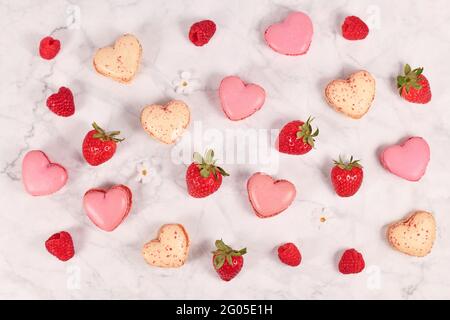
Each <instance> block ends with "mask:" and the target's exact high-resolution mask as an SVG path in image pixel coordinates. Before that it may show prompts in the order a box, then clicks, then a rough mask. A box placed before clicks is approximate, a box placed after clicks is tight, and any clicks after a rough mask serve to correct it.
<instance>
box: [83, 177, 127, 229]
mask: <svg viewBox="0 0 450 320" xmlns="http://www.w3.org/2000/svg"><path fill="white" fill-rule="evenodd" d="M131 203H132V194H131V190H130V189H129V188H128V187H126V186H124V185H117V186H114V187H112V188H111V189H109V190H104V189H91V190H89V191H87V192H86V193H85V194H84V198H83V207H84V211H86V214H87V216H88V217H89V219H91V221H92V222H93V223H94V224H95V225H96V226H97V227H99V228H100V229H102V230H104V231H113V230H114V229H115V228H117V227H118V226H119V225H120V224H121V223H122V221H123V220H125V218H126V217H127V216H128V213H130V210H131Z"/></svg>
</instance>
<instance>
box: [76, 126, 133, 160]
mask: <svg viewBox="0 0 450 320" xmlns="http://www.w3.org/2000/svg"><path fill="white" fill-rule="evenodd" d="M92 127H94V130H91V131H89V132H88V133H87V134H86V136H85V137H84V140H83V157H84V159H86V161H87V162H88V163H89V164H90V165H92V166H98V165H99V164H102V163H103V162H106V161H108V160H109V159H111V158H112V156H113V155H114V153H115V152H116V148H117V142H121V141H123V140H124V139H119V138H117V136H118V135H119V134H120V131H112V132H106V131H105V130H103V129H102V128H100V127H99V126H98V125H97V124H96V123H95V122H94V123H93V124H92Z"/></svg>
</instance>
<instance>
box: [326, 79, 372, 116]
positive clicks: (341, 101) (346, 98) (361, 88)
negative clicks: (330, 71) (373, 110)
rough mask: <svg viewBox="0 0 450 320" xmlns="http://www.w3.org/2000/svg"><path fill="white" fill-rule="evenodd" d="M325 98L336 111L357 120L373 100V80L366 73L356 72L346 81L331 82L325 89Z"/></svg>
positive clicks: (367, 109)
mask: <svg viewBox="0 0 450 320" xmlns="http://www.w3.org/2000/svg"><path fill="white" fill-rule="evenodd" d="M325 98H326V100H327V102H328V104H329V105H330V106H331V107H333V108H334V109H335V110H336V111H338V112H341V113H343V114H345V115H346V116H349V117H351V118H353V119H359V118H361V117H362V116H364V115H365V114H366V113H367V111H369V109H370V107H371V105H372V102H373V100H374V99H375V79H374V78H373V77H372V75H371V74H370V73H369V72H367V71H358V72H355V73H353V74H351V75H350V77H348V78H347V79H346V80H341V79H339V80H333V81H331V82H330V83H329V84H328V85H327V87H326V88H325Z"/></svg>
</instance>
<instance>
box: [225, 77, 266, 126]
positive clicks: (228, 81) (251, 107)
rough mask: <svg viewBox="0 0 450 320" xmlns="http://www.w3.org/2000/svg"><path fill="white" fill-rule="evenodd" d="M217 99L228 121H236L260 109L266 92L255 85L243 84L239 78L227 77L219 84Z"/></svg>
mask: <svg viewBox="0 0 450 320" xmlns="http://www.w3.org/2000/svg"><path fill="white" fill-rule="evenodd" d="M219 97H220V103H221V105H222V110H223V112H225V114H226V116H227V117H228V118H229V119H230V120H233V121H237V120H242V119H245V118H247V117H249V116H251V115H252V114H254V113H255V112H256V111H258V110H259V109H261V107H262V106H263V104H264V101H265V99H266V92H265V91H264V89H263V88H261V87H260V86H258V85H257V84H253V83H251V84H245V83H244V82H243V81H242V80H241V79H240V78H239V77H236V76H229V77H226V78H224V79H223V80H222V82H221V83H220V87H219Z"/></svg>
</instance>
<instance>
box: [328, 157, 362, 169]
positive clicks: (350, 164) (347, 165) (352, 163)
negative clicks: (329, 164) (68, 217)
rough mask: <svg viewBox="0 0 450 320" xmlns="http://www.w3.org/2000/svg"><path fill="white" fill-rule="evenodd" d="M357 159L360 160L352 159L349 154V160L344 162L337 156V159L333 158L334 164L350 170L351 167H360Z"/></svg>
mask: <svg viewBox="0 0 450 320" xmlns="http://www.w3.org/2000/svg"><path fill="white" fill-rule="evenodd" d="M359 161H360V160H353V156H351V157H350V161H348V162H345V161H343V160H342V159H341V157H340V156H339V161H336V160H334V164H335V165H336V166H338V167H339V168H341V169H343V170H352V169H353V168H362V166H361V164H360V163H359Z"/></svg>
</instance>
